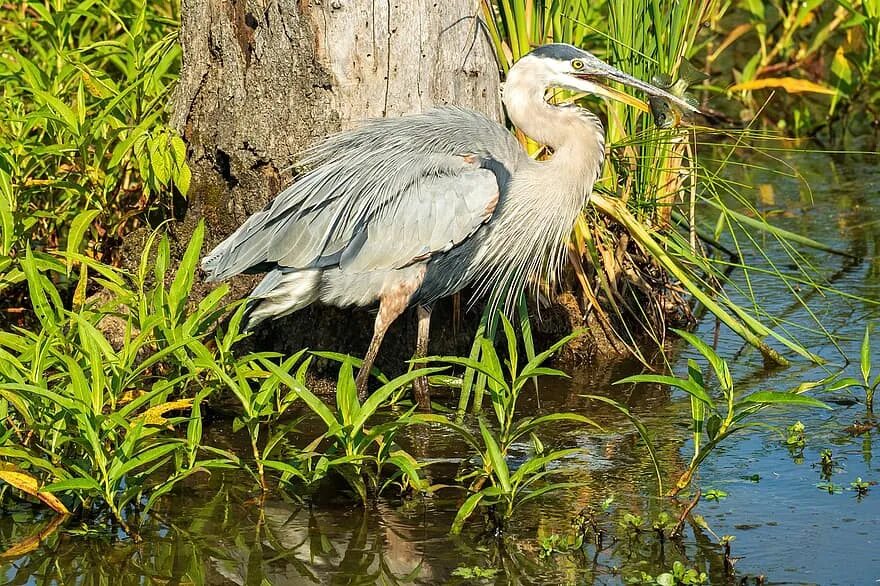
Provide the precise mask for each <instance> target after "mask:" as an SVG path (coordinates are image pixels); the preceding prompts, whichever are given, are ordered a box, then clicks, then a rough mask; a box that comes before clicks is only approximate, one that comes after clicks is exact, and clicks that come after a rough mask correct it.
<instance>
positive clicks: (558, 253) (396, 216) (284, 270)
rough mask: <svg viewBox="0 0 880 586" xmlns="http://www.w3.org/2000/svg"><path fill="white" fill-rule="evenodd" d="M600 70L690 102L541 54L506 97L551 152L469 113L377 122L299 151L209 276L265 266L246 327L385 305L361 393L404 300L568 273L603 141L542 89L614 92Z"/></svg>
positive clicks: (225, 245) (570, 55)
mask: <svg viewBox="0 0 880 586" xmlns="http://www.w3.org/2000/svg"><path fill="white" fill-rule="evenodd" d="M598 77H602V78H607V79H613V80H616V81H620V82H623V83H628V84H630V85H633V86H635V87H638V88H639V89H642V90H645V91H648V92H650V93H652V94H654V95H660V96H663V97H664V98H666V99H671V100H673V101H675V102H676V103H678V104H679V105H682V104H684V105H685V106H687V107H688V108H691V109H692V107H691V106H689V105H687V104H686V103H684V102H682V101H681V100H680V99H678V98H676V97H675V96H671V95H669V94H667V93H666V92H663V91H662V90H658V89H657V88H653V87H652V86H649V85H647V84H644V83H643V82H640V81H639V80H635V79H634V78H631V77H629V76H627V75H626V74H624V73H622V72H620V71H618V70H616V69H614V68H612V67H610V66H608V65H606V64H605V63H603V62H602V61H600V60H598V59H596V58H595V57H594V56H592V55H591V54H589V53H587V52H585V51H582V50H580V49H577V48H575V47H572V46H570V45H561V44H555V45H547V46H544V47H540V48H538V49H536V50H535V51H533V52H532V53H531V54H530V55H528V56H526V57H524V58H523V59H521V60H520V61H519V62H517V64H516V65H514V67H512V68H511V70H510V71H509V73H508V78H507V81H506V83H505V88H504V95H503V99H504V104H505V107H506V108H507V112H508V116H509V117H510V119H511V121H512V122H513V123H514V124H515V125H516V126H518V127H519V128H520V130H522V131H523V132H524V133H525V134H526V135H528V136H530V137H531V138H533V139H535V140H537V141H538V142H541V143H544V144H547V145H549V146H550V147H551V148H552V149H553V156H552V157H551V158H550V159H548V160H546V161H535V160H533V159H531V158H530V157H529V156H528V155H527V154H526V152H525V151H524V150H523V148H522V147H521V146H520V144H519V143H518V142H517V141H516V139H515V138H514V137H513V135H512V134H511V133H510V132H509V131H508V130H507V129H506V128H504V127H503V126H501V125H499V124H498V123H497V122H495V121H492V120H489V119H488V118H486V117H485V116H483V115H482V114H478V113H476V112H473V111H469V110H464V109H461V108H455V107H444V108H437V109H434V110H431V111H429V112H425V113H423V114H416V115H410V116H404V117H401V118H386V119H376V120H370V121H366V122H364V123H363V124H362V125H361V126H360V127H359V128H357V129H355V130H351V131H347V132H342V133H339V134H336V135H333V136H331V137H329V138H327V139H325V140H324V141H322V142H319V143H318V144H316V145H314V146H313V147H311V148H310V149H308V150H307V151H306V152H305V153H303V155H302V157H301V158H300V160H299V161H298V166H299V167H301V168H303V169H305V172H304V173H303V174H302V175H301V176H300V177H299V178H298V179H297V181H296V182H295V183H294V184H293V185H291V186H290V187H288V188H287V189H285V190H284V191H283V192H281V193H280V194H279V195H278V196H277V197H276V198H275V199H274V200H273V201H272V202H271V203H270V204H269V205H267V206H266V207H265V208H264V209H263V210H262V211H260V212H257V213H256V214H254V215H252V216H251V217H250V218H249V219H248V220H247V221H246V222H245V223H244V224H242V226H241V227H240V228H239V229H238V230H236V231H235V233H233V234H232V235H231V236H229V237H228V238H227V239H226V240H224V241H223V242H222V243H221V244H220V245H219V246H217V247H216V248H215V249H214V250H213V251H211V253H209V254H208V255H207V256H206V257H205V258H204V260H203V261H202V268H203V269H204V270H205V272H206V273H207V277H208V279H209V280H219V279H226V278H228V277H231V276H233V275H236V274H238V273H243V272H254V271H264V272H265V271H268V273H267V275H266V277H265V278H264V280H263V281H262V282H261V283H260V284H259V285H258V286H257V288H256V289H254V291H253V292H252V293H251V295H250V298H251V310H250V315H249V322H248V326H249V327H253V326H255V325H256V324H258V323H259V322H261V321H263V320H265V319H269V318H274V317H278V316H281V315H285V314H287V313H290V312H292V311H296V310H298V309H301V308H302V307H305V306H306V305H309V304H310V303H313V302H314V301H318V300H320V301H322V302H324V303H328V304H333V305H339V306H346V305H371V304H374V303H376V302H377V301H378V302H379V306H380V310H379V315H378V317H377V320H376V330H375V332H374V338H373V343H371V345H370V351H369V352H368V355H367V360H365V367H364V368H362V369H361V373H360V374H359V377H358V387H359V390H360V391H361V392H362V393H363V391H364V389H365V385H366V372H365V370H366V371H368V370H369V368H368V367H369V365H371V364H372V360H373V358H375V353H376V352H377V351H378V346H379V344H380V343H381V339H382V336H383V335H384V333H385V330H387V327H388V325H390V323H391V322H392V321H393V320H394V319H395V318H396V317H397V316H398V315H400V313H401V312H402V311H403V309H405V308H406V307H407V306H411V305H419V306H420V307H425V308H429V307H430V305H431V304H432V303H433V302H434V301H436V300H437V299H439V298H441V297H444V296H447V295H450V294H452V293H455V292H457V291H460V290H461V289H462V288H464V287H466V286H472V287H474V288H475V290H476V292H477V293H478V294H481V295H487V294H489V295H494V297H493V298H492V302H493V303H495V304H504V305H508V306H509V303H510V300H512V299H516V298H517V297H518V296H519V294H520V291H521V290H522V289H523V287H524V286H525V285H526V283H527V282H528V281H529V280H533V281H536V280H537V279H538V278H539V277H540V276H541V275H549V276H550V277H552V276H553V275H554V274H555V273H556V272H557V271H558V270H559V268H560V267H561V266H562V263H563V260H564V256H565V252H566V243H567V240H568V236H569V234H570V232H571V229H572V227H573V224H574V222H575V220H576V218H577V215H578V214H579V213H580V211H581V210H582V209H583V207H584V205H585V204H586V202H587V200H588V198H589V195H590V192H591V190H592V187H593V184H594V182H595V181H596V179H597V178H598V177H599V175H600V173H601V168H602V164H603V161H604V156H605V147H604V132H603V129H602V125H601V123H600V121H599V119H598V118H597V117H596V116H595V115H593V114H592V113H590V112H589V111H587V110H584V109H582V108H578V107H575V106H555V105H551V104H549V103H548V102H547V101H545V99H544V94H545V92H546V90H547V89H548V88H551V87H553V88H567V89H572V90H575V91H585V92H590V93H598V94H601V95H607V96H608V97H619V96H615V95H613V94H609V93H607V92H609V91H611V90H607V88H605V87H604V86H602V85H600V84H598V82H597V81H596V79H597V78H598ZM420 316H421V317H420V320H421V319H424V320H425V324H424V335H425V336H427V318H426V317H424V314H423V313H422V312H420ZM421 325H422V324H421V321H420V342H421V333H422V327H421ZM426 344H427V340H426V339H425V340H424V345H425V346H426ZM420 347H422V346H420ZM420 401H421V398H420Z"/></svg>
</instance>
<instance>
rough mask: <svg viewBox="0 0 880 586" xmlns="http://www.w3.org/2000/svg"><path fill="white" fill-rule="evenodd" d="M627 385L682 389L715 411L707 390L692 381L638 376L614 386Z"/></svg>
mask: <svg viewBox="0 0 880 586" xmlns="http://www.w3.org/2000/svg"><path fill="white" fill-rule="evenodd" d="M626 383H653V384H659V385H670V386H673V387H676V388H678V389H681V390H682V391H684V392H686V393H688V394H689V395H691V396H692V397H694V398H696V399H699V400H700V401H702V402H704V403H706V405H708V406H709V408H710V409H712V411H715V402H714V401H712V397H710V396H709V393H707V392H706V389H704V388H703V387H701V386H699V385H698V384H696V383H695V382H694V381H692V380H686V379H682V378H675V377H674V376H666V375H662V374H637V375H634V376H628V377H626V378H623V379H620V380H619V381H616V382H615V383H614V384H616V385H622V384H626Z"/></svg>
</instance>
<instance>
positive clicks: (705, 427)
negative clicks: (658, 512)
mask: <svg viewBox="0 0 880 586" xmlns="http://www.w3.org/2000/svg"><path fill="white" fill-rule="evenodd" d="M676 332H677V333H678V334H679V335H680V336H681V337H682V338H684V339H685V340H687V341H688V342H689V343H690V344H691V346H692V347H693V348H695V349H696V350H697V351H698V352H699V353H700V354H702V355H703V357H704V358H705V359H706V361H707V362H708V363H709V366H710V367H711V369H712V372H713V373H714V375H715V378H716V379H717V381H718V386H719V391H720V393H721V406H719V405H718V404H716V400H715V399H714V398H713V396H712V391H711V390H710V388H709V387H708V386H707V385H706V383H705V381H704V379H703V372H702V369H701V368H700V365H699V364H698V363H697V362H696V361H695V360H688V374H687V378H676V377H673V376H666V375H656V374H640V375H635V376H630V377H627V378H625V379H623V380H620V381H618V383H617V384H621V383H634V382H635V383H656V384H666V385H670V386H673V387H675V388H678V389H681V390H682V391H684V392H686V393H687V394H688V395H689V396H690V401H691V426H692V430H693V445H694V454H693V456H692V458H691V463H690V465H689V466H688V469H687V470H685V472H684V473H683V474H682V475H681V476H680V477H679V479H678V481H677V482H676V485H675V487H673V489H672V490H671V494H672V495H676V494H678V493H679V492H680V491H681V490H683V489H685V488H687V486H688V485H690V483H691V480H692V479H693V475H694V473H695V472H696V470H697V468H698V467H699V465H700V463H701V462H702V461H703V460H704V459H705V458H706V457H707V456H708V455H709V454H710V453H711V452H712V450H713V449H714V448H715V447H716V446H718V444H719V443H721V442H722V441H723V440H724V439H725V438H727V437H728V436H730V435H732V434H734V433H736V432H739V431H742V430H744V429H747V428H749V427H751V426H753V425H754V424H750V423H747V420H748V419H750V418H752V417H753V416H754V415H755V414H756V413H758V412H760V411H762V410H763V409H765V408H767V407H770V406H773V405H780V406H801V407H820V408H825V409H827V408H828V406H827V405H825V404H824V403H822V402H821V401H818V400H816V399H813V398H812V397H807V396H804V395H803V394H801V391H799V390H795V391H791V392H778V391H756V392H754V393H750V394H748V395H746V396H744V397H743V396H740V394H739V393H737V392H736V390H735V388H734V384H733V379H732V378H731V376H730V368H729V367H728V366H727V363H726V362H725V361H724V360H723V359H722V358H721V357H720V356H718V354H717V353H716V352H715V351H714V350H713V349H712V348H710V347H709V346H708V345H707V344H706V343H705V342H703V341H702V340H700V339H699V338H698V337H696V336H695V335H693V334H690V333H688V332H683V331H679V330H676ZM704 440H705V441H704Z"/></svg>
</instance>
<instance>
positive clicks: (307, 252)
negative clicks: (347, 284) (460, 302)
mask: <svg viewBox="0 0 880 586" xmlns="http://www.w3.org/2000/svg"><path fill="white" fill-rule="evenodd" d="M525 156H526V155H525V153H524V152H523V151H522V149H521V148H520V147H519V145H518V143H517V142H516V140H515V139H514V138H513V136H512V135H511V134H510V133H509V132H508V131H507V130H506V129H505V128H504V127H502V126H501V125H499V124H498V123H496V122H494V121H492V120H489V119H488V118H485V117H484V116H482V115H481V114H478V113H476V112H471V111H469V110H463V109H459V108H439V109H436V110H434V111H430V112H426V113H424V114H418V115H413V116H405V117H401V118H384V119H377V120H372V121H368V122H366V123H365V124H364V125H363V126H362V127H360V128H358V129H356V130H353V131H348V132H343V133H340V134H337V135H334V136H331V137H329V138H328V139H325V140H324V141H322V142H320V143H318V144H317V145H315V146H314V147H312V148H311V149H309V150H308V151H306V153H305V154H304V156H303V157H302V158H301V159H300V162H299V165H300V166H302V167H305V168H307V169H309V170H308V171H307V172H306V173H305V174H303V175H302V176H301V177H300V178H299V179H298V180H297V181H296V182H295V183H294V184H293V185H291V186H290V187H288V188H287V189H285V190H284V191H283V192H281V193H280V194H279V195H278V196H277V197H276V198H275V200H273V201H272V202H271V204H270V205H267V206H266V208H264V209H263V210H261V211H260V212H257V213H256V214H253V215H252V216H251V217H250V218H248V220H247V221H245V222H244V224H242V225H241V227H239V229H238V230H236V231H235V232H234V233H233V234H232V235H231V236H229V237H228V238H227V239H226V240H224V241H223V242H222V243H220V245H218V246H217V247H216V248H215V249H214V250H213V251H211V252H210V253H209V254H208V255H207V256H206V257H205V258H204V259H203V261H202V267H203V268H204V270H205V271H206V273H207V277H208V279H209V280H218V279H224V278H228V277H230V276H232V275H235V274H238V273H241V272H244V271H247V270H249V269H252V268H253V267H262V266H264V265H266V264H268V265H269V266H272V265H277V266H280V267H285V268H293V269H304V268H311V267H326V266H332V265H334V264H337V263H343V264H344V265H346V266H347V267H359V268H361V269H362V270H368V269H367V267H380V266H405V265H406V264H407V263H411V262H413V259H414V258H423V257H425V255H430V254H432V253H435V252H438V251H440V250H444V249H447V248H448V247H450V246H452V245H454V244H456V243H459V242H461V241H462V239H464V238H467V237H468V236H469V235H470V234H472V233H473V231H474V230H476V229H477V228H478V227H479V225H480V224H481V223H482V222H485V221H486V220H487V219H488V217H489V216H490V215H491V212H488V214H487V211H486V210H487V207H488V208H491V207H492V206H491V205H490V204H491V203H492V201H497V198H498V194H499V188H501V189H502V190H503V186H504V183H506V181H507V180H508V178H509V176H510V173H511V172H512V170H513V169H514V168H515V167H516V165H517V164H519V162H520V160H521V158H523V157H525ZM386 239H387V241H386V243H385V244H384V245H383V244H382V242H383V240H386Z"/></svg>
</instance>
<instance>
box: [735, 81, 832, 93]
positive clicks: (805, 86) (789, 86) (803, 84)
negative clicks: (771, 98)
mask: <svg viewBox="0 0 880 586" xmlns="http://www.w3.org/2000/svg"><path fill="white" fill-rule="evenodd" d="M763 89H781V90H785V91H787V92H788V93H790V94H798V93H802V92H812V93H815V94H828V95H834V94H836V93H837V90H835V89H834V88H830V87H828V86H824V85H821V84H818V83H815V82H812V81H809V80H806V79H798V78H796V77H767V78H763V79H753V80H751V81H746V82H743V83H738V84H736V85H734V86H731V87H730V91H732V92H744V91H750V90H763Z"/></svg>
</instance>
